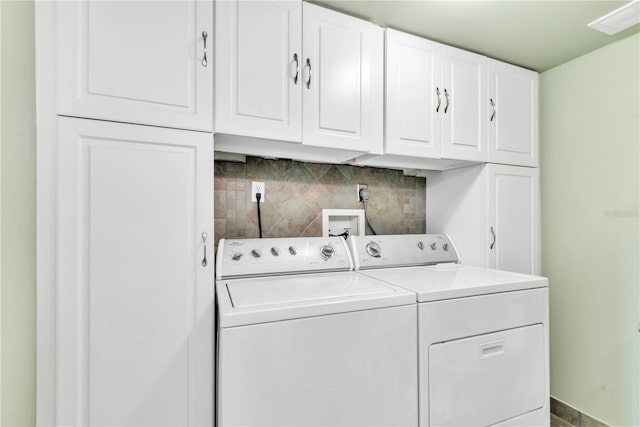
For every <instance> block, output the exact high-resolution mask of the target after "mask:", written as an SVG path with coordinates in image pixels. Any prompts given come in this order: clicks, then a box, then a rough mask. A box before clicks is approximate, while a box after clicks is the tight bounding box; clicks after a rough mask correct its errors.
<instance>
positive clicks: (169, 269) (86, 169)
mask: <svg viewBox="0 0 640 427" xmlns="http://www.w3.org/2000/svg"><path fill="white" fill-rule="evenodd" d="M58 147H59V148H58V153H59V156H58V168H59V173H58V180H57V188H56V194H57V201H58V212H57V218H58V222H57V227H56V228H57V232H58V238H57V246H58V250H57V264H58V275H57V278H56V299H57V309H58V310H57V314H56V319H55V323H56V342H57V354H56V356H57V367H56V369H57V378H58V384H57V400H56V413H57V420H56V423H57V424H60V425H96V426H98V425H181V426H196V425H197V426H202V425H212V416H213V409H212V402H213V388H212V386H211V385H212V378H213V364H212V357H213V356H212V353H213V342H212V335H211V333H212V324H213V287H212V282H213V274H212V272H213V246H214V245H213V239H212V236H213V227H212V218H211V215H210V213H211V212H212V211H213V181H212V179H211V177H212V174H213V163H212V161H211V160H212V158H213V145H212V137H211V135H210V134H207V133H201V132H187V131H178V130H171V129H162V128H153V127H147V126H139V125H125V124H118V123H109V122H101V121H94V120H85V119H75V118H61V119H60V120H59V133H58ZM205 236H206V238H205Z"/></svg>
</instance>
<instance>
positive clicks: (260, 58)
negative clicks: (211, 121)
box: [216, 1, 302, 142]
mask: <svg viewBox="0 0 640 427" xmlns="http://www.w3.org/2000/svg"><path fill="white" fill-rule="evenodd" d="M216 35H217V37H216V132H220V133H229V134H234V135H246V136H255V137H263V138H273V139H279V140H287V141H298V142H299V141H300V140H301V138H302V134H301V129H302V127H301V123H302V110H301V104H302V99H301V96H302V75H301V71H302V3H301V2H299V1H284V2H271V1H222V2H217V3H216ZM294 55H295V56H296V58H297V67H296V60H295V59H294ZM296 68H297V71H296ZM296 73H297V74H298V76H297V79H296Z"/></svg>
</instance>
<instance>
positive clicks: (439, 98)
mask: <svg viewBox="0 0 640 427" xmlns="http://www.w3.org/2000/svg"><path fill="white" fill-rule="evenodd" d="M436 95H438V105H437V106H436V113H437V112H439V111H440V104H442V98H441V97H440V88H439V87H436Z"/></svg>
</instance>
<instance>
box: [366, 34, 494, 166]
mask: <svg viewBox="0 0 640 427" xmlns="http://www.w3.org/2000/svg"><path fill="white" fill-rule="evenodd" d="M386 55H387V56H386V62H385V70H386V75H385V82H386V85H385V94H386V98H385V107H386V116H385V125H386V130H385V144H384V145H385V150H384V153H385V156H379V157H375V156H365V157H363V158H360V159H358V160H356V162H357V163H359V164H365V165H373V166H390V167H393V166H396V167H397V166H404V167H409V168H423V169H447V168H450V167H453V166H458V165H460V164H463V163H465V162H469V161H473V162H484V161H486V128H485V126H486V123H485V121H484V118H485V115H486V105H485V103H484V98H485V97H486V58H485V57H484V56H481V55H476V54H473V53H470V52H466V51H463V50H460V49H455V48H452V47H449V46H445V45H442V44H440V43H435V42H432V41H429V40H426V39H423V38H420V37H416V36H412V35H409V34H406V33H402V32H400V31H396V30H392V29H387V30H386ZM433 159H444V160H443V161H440V162H438V161H434V160H433Z"/></svg>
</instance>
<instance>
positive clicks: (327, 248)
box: [320, 244, 336, 261]
mask: <svg viewBox="0 0 640 427" xmlns="http://www.w3.org/2000/svg"><path fill="white" fill-rule="evenodd" d="M335 254H336V250H335V248H334V247H333V246H331V245H329V244H325V245H322V246H320V256H321V257H322V259H324V260H325V261H328V260H329V259H331V258H333V257H334V256H335Z"/></svg>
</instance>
